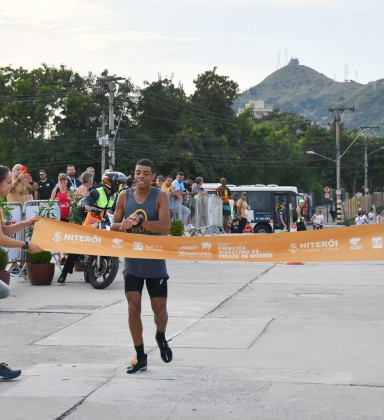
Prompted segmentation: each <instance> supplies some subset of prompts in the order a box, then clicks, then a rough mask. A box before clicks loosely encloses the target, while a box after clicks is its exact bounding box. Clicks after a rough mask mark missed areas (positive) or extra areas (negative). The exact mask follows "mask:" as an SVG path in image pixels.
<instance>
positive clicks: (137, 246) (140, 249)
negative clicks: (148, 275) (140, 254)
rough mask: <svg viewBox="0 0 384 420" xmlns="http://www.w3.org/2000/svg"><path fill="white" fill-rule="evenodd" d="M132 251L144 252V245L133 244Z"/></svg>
mask: <svg viewBox="0 0 384 420" xmlns="http://www.w3.org/2000/svg"><path fill="white" fill-rule="evenodd" d="M133 250H134V251H144V244H143V243H142V242H134V243H133Z"/></svg>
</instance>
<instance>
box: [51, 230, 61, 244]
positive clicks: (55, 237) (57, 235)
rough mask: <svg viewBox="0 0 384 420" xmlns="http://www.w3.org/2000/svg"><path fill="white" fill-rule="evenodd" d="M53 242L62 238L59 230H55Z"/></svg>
mask: <svg viewBox="0 0 384 420" xmlns="http://www.w3.org/2000/svg"><path fill="white" fill-rule="evenodd" d="M52 239H53V240H54V241H55V242H61V241H62V240H63V238H62V236H61V232H58V231H56V232H55V234H54V235H53V238H52Z"/></svg>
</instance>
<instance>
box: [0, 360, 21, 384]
mask: <svg viewBox="0 0 384 420" xmlns="http://www.w3.org/2000/svg"><path fill="white" fill-rule="evenodd" d="M20 375H21V370H12V369H10V368H9V366H8V365H7V364H5V363H0V381H8V380H10V379H15V378H17V377H18V376H20Z"/></svg>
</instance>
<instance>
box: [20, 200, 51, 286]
mask: <svg viewBox="0 0 384 420" xmlns="http://www.w3.org/2000/svg"><path fill="white" fill-rule="evenodd" d="M54 205H55V202H54V200H49V201H48V202H47V203H42V204H40V205H39V210H38V212H36V216H40V217H46V218H48V219H55V213H54ZM26 231H27V237H29V238H31V237H32V233H33V226H31V227H29V228H28V229H27V230H26ZM51 259H52V253H51V252H50V251H41V252H37V253H35V254H30V253H28V252H27V255H26V262H27V264H26V265H27V274H28V278H29V280H30V282H31V284H33V285H35V286H43V285H44V286H45V285H50V284H51V283H52V279H53V276H54V274H55V264H54V263H51Z"/></svg>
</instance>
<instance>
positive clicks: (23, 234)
mask: <svg viewBox="0 0 384 420" xmlns="http://www.w3.org/2000/svg"><path fill="white" fill-rule="evenodd" d="M49 201H52V200H30V201H26V202H25V203H24V205H22V204H21V203H19V202H13V201H11V202H8V203H7V204H8V205H9V206H10V207H11V209H10V212H11V216H12V217H11V220H9V221H7V223H8V224H14V223H18V222H22V221H24V220H26V219H30V218H31V217H34V216H36V215H37V214H38V213H39V209H40V208H41V206H42V207H43V208H48V202H49ZM53 201H54V204H53V207H52V212H53V214H54V216H55V217H54V218H55V219H56V220H60V203H59V201H57V200H53ZM11 238H12V239H17V240H18V241H25V240H30V238H29V236H28V232H27V230H26V229H23V230H21V231H19V232H16V233H15V234H14V235H12V236H11ZM3 248H4V249H5V250H6V251H7V252H8V256H9V262H10V264H11V268H12V267H15V266H16V267H17V268H18V270H19V272H20V274H19V276H20V277H21V276H23V277H24V278H25V275H24V271H23V268H24V267H23V266H22V265H24V264H23V263H24V261H25V251H23V250H22V249H21V248H6V247H3Z"/></svg>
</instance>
